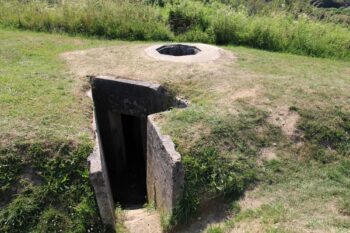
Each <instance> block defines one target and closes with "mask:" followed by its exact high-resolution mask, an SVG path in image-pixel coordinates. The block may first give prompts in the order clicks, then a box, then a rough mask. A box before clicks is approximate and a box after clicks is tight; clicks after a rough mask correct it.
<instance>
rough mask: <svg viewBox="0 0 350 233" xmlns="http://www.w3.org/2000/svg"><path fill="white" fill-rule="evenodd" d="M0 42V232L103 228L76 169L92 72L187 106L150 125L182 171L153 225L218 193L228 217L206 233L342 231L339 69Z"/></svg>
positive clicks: (187, 212)
mask: <svg viewBox="0 0 350 233" xmlns="http://www.w3.org/2000/svg"><path fill="white" fill-rule="evenodd" d="M0 45H1V46H0V57H1V58H2V59H0V84H1V85H0V109H2V110H3V111H0V119H1V120H0V132H1V133H0V142H1V144H0V184H1V186H0V187H1V189H0V205H1V210H0V231H1V232H60V231H63V232H88V231H90V232H104V231H105V230H106V229H104V228H103V226H102V224H101V221H100V218H99V215H98V210H97V208H96V202H95V200H94V197H93V192H92V188H91V186H90V185H89V182H88V167H87V163H86V159H87V156H88V155H89V154H90V152H91V149H92V142H93V140H92V138H91V134H90V117H91V113H92V112H91V104H92V103H91V102H90V100H89V99H88V98H87V97H85V91H86V89H87V88H86V79H84V78H83V77H84V76H85V75H86V74H92V73H100V74H101V73H112V74H121V75H123V76H125V77H129V78H133V79H143V80H145V79H146V80H148V81H150V82H158V83H160V84H162V85H164V86H166V87H167V88H168V89H169V90H170V91H172V92H173V93H175V94H177V95H180V96H183V97H185V98H186V99H187V100H189V101H190V105H189V107H188V108H186V109H172V110H171V111H169V112H166V113H162V114H160V116H159V118H157V119H158V120H159V121H158V123H159V125H160V126H161V129H162V132H163V133H164V134H169V135H170V136H171V137H172V139H173V141H174V143H175V145H176V149H177V150H178V151H179V152H180V153H181V155H182V156H183V163H184V168H185V171H186V186H185V195H184V198H183V200H182V201H181V202H180V203H179V205H178V206H177V209H176V211H175V212H174V216H163V218H162V223H163V226H164V228H168V229H169V228H171V227H172V226H174V225H175V224H179V223H183V222H186V221H191V220H193V218H192V217H193V216H196V215H197V214H198V213H200V209H201V203H203V202H204V201H206V200H208V199H214V198H217V197H225V198H226V200H227V202H228V205H229V208H228V210H227V218H225V219H228V220H225V219H224V220H222V222H221V223H220V224H219V225H218V226H212V227H211V228H210V229H207V230H208V232H224V231H230V230H236V229H237V230H239V229H242V228H244V229H250V230H251V231H253V230H254V229H251V228H249V227H256V228H258V229H262V230H263V231H265V232H276V231H277V232H309V231H320V232H329V231H339V232H347V231H349V229H350V226H349V223H348V222H349V221H348V220H349V212H350V210H349V201H348V200H349V192H348V189H349V185H350V183H349V182H350V177H349V172H348V171H349V161H350V158H349V155H350V147H349V138H350V131H349V119H350V108H349V104H348V101H349V98H350V93H349V91H348V90H349V88H350V83H349V79H348V77H349V76H350V69H349V67H350V66H349V62H348V61H341V60H330V59H321V58H310V57H303V56H297V55H291V54H280V53H272V52H266V51H259V50H255V49H247V48H242V47H225V48H224V49H225V52H224V54H223V56H222V57H221V58H220V59H219V60H216V61H215V62H210V63H205V64H201V63H196V64H182V63H164V62H161V61H155V60H150V59H145V57H144V56H146V55H144V53H143V49H144V48H146V47H147V46H149V45H145V44H136V43H130V42H118V41H110V40H97V39H86V38H85V39H84V38H79V37H69V36H63V35H57V34H45V33H34V32H28V31H27V32H24V31H8V30H4V29H1V30H0ZM102 46H103V47H102ZM106 46H107V47H106ZM99 47H102V48H99ZM88 48H93V49H90V50H84V51H83V52H82V51H72V50H80V49H88ZM62 53H64V54H62ZM92 55H93V56H92ZM111 56H112V57H113V59H111V58H112V57H111ZM96 57H99V59H96ZM118 58H123V59H118ZM64 59H66V61H65V60H64ZM140 59H142V61H143V62H140ZM82 61H83V62H82ZM67 63H68V64H67ZM126 67H127V68H126ZM69 68H70V70H69ZM175 71H176V72H175ZM164 74H167V75H166V76H165V75H164ZM290 122H292V124H291V125H290V124H289V123H290ZM247 203H251V204H250V205H249V204H247ZM319 203H322V205H321V204H319ZM150 204H151V203H150ZM313 213H317V215H316V214H313ZM195 219H197V218H195ZM295 222H298V223H300V224H299V228H298V229H295ZM119 224H120V223H119Z"/></svg>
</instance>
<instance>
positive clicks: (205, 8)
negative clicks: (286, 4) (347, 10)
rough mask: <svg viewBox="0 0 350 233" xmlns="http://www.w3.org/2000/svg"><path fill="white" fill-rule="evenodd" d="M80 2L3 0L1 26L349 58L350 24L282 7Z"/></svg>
mask: <svg viewBox="0 0 350 233" xmlns="http://www.w3.org/2000/svg"><path fill="white" fill-rule="evenodd" d="M79 3H80V4H76V3H74V2H70V1H65V2H63V3H61V2H58V3H56V4H49V3H48V2H47V1H44V0H42V1H26V2H21V1H17V0H12V1H0V6H1V8H2V9H3V11H2V14H1V15H0V24H1V25H4V26H8V27H15V28H22V29H30V30H35V31H47V32H66V33H70V34H83V35H87V36H98V37H104V38H108V39H117V38H118V39H126V40H177V41H193V42H205V43H217V44H234V45H244V46H249V47H254V48H260V49H266V50H271V51H284V52H290V53H295V54H302V55H310V56H316V57H334V58H341V59H349V58H350V39H349V38H350V31H349V30H348V28H346V27H343V26H342V25H341V24H339V25H337V24H334V23H326V22H321V21H316V20H312V19H309V18H307V17H303V15H294V14H293V13H290V12H288V11H287V12H286V11H285V10H282V9H281V8H279V7H275V8H274V9H275V11H273V12H271V11H269V10H267V8H265V7H263V6H260V7H261V8H263V9H264V10H263V11H259V10H258V11H256V9H249V6H243V5H245V4H243V3H242V5H240V4H238V5H235V4H233V5H232V4H223V3H219V2H217V1H214V2H212V3H207V2H206V3H203V2H199V1H190V0H187V1H174V2H172V4H171V3H168V4H165V3H164V2H162V3H159V4H158V5H157V3H156V2H154V1H151V2H150V3H151V5H152V6H150V5H149V4H142V3H137V2H130V1H124V0H108V1H88V0H81V1H80V2H79ZM154 3H155V4H154ZM273 4H275V5H276V6H277V5H278V3H276V2H274V3H273ZM159 5H160V6H161V7H159ZM230 5H231V6H230ZM248 5H249V4H248ZM270 6H271V4H270ZM232 7H234V8H232ZM293 9H294V8H293ZM297 9H299V10H301V9H303V8H302V7H299V8H298V7H297ZM289 10H290V11H292V9H289ZM276 11H277V12H276ZM262 12H265V15H264V13H262ZM174 35H175V36H174Z"/></svg>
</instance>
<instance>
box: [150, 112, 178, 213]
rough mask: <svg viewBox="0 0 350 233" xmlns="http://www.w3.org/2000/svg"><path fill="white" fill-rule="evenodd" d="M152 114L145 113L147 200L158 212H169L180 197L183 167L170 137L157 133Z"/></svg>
mask: <svg viewBox="0 0 350 233" xmlns="http://www.w3.org/2000/svg"><path fill="white" fill-rule="evenodd" d="M154 116H155V115H150V116H148V121H147V193H148V201H149V202H150V203H152V202H153V203H154V204H155V206H156V208H157V209H158V210H160V212H162V213H165V214H170V213H171V212H172V210H173V208H174V207H175V205H176V203H177V202H178V201H179V199H180V198H181V197H182V193H183V185H184V171H183V167H182V163H181V156H180V154H179V153H178V152H177V151H176V150H175V147H174V143H173V141H172V140H171V138H170V137H169V136H167V135H166V136H165V135H162V134H161V133H160V130H159V128H158V127H157V126H156V124H155V122H154Z"/></svg>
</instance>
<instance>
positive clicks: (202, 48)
mask: <svg viewBox="0 0 350 233" xmlns="http://www.w3.org/2000/svg"><path fill="white" fill-rule="evenodd" d="M221 52H222V49H220V48H218V47H216V46H212V45H207V44H200V43H181V44H178V43H176V44H175V43H173V44H165V45H164V44H157V45H153V46H150V47H148V48H146V49H145V53H146V54H147V55H148V56H149V57H151V58H154V59H156V60H161V61H169V62H184V63H196V62H208V61H214V60H216V59H218V58H220V56H221Z"/></svg>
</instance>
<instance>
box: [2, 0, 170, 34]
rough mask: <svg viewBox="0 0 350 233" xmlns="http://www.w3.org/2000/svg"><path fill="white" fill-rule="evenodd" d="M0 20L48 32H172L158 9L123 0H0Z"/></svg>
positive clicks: (11, 24) (9, 24)
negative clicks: (57, 1) (24, 0)
mask: <svg viewBox="0 0 350 233" xmlns="http://www.w3.org/2000/svg"><path fill="white" fill-rule="evenodd" d="M0 4H1V5H0V6H1V9H2V10H1V12H2V13H1V14H0V23H1V24H3V25H6V26H10V27H15V28H23V29H30V30H35V31H47V32H67V33H70V34H83V35H89V36H98V37H105V38H108V39H117V38H118V39H127V40H171V39H172V33H171V32H170V30H168V28H167V26H166V24H165V22H164V21H163V20H162V18H161V16H160V15H159V14H158V13H157V11H156V10H155V9H154V8H153V7H150V6H147V5H142V4H138V5H134V4H132V3H129V2H128V1H123V0H107V1H85V0H82V1H75V2H74V1H63V2H62V3H58V4H50V3H49V2H46V1H26V2H24V3H23V2H19V1H1V2H0Z"/></svg>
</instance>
